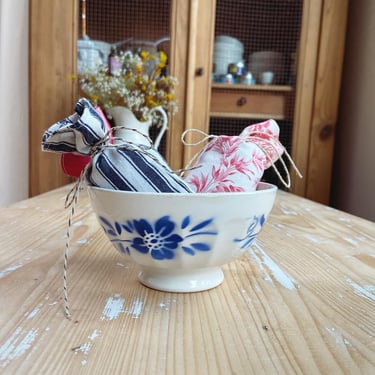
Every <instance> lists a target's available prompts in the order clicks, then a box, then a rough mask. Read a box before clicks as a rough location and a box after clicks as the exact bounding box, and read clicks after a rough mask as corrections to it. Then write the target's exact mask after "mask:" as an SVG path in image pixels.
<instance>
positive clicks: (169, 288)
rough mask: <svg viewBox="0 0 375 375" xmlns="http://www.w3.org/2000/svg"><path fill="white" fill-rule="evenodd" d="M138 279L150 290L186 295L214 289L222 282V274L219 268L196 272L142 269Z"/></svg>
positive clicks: (202, 269) (203, 269) (197, 270)
mask: <svg viewBox="0 0 375 375" xmlns="http://www.w3.org/2000/svg"><path fill="white" fill-rule="evenodd" d="M138 279H139V281H140V282H141V283H142V284H143V285H145V286H148V287H149V288H152V289H157V290H161V291H164V292H177V293H188V292H201V291H203V290H208V289H211V288H215V287H216V286H218V285H220V284H221V283H222V282H223V280H224V274H223V271H222V270H221V268H220V267H210V268H201V269H196V270H189V269H175V270H170V269H165V268H152V267H143V268H142V270H141V272H140V273H139V275H138Z"/></svg>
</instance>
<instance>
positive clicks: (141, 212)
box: [88, 183, 277, 292]
mask: <svg viewBox="0 0 375 375" xmlns="http://www.w3.org/2000/svg"><path fill="white" fill-rule="evenodd" d="M88 191H89V196H90V200H91V204H92V208H93V210H94V212H95V214H96V216H97V219H98V221H99V223H100V225H101V226H102V228H103V230H104V232H105V233H106V235H107V237H108V238H109V240H110V241H111V242H112V244H113V245H114V247H115V248H116V249H117V250H118V251H119V252H120V253H121V254H123V255H124V257H125V258H127V259H128V260H132V261H134V262H135V263H137V264H138V265H139V267H140V273H139V280H140V282H141V283H142V284H144V285H146V286H148V287H151V288H153V289H157V290H163V291H169V292H197V291H202V290H207V289H211V288H213V287H216V286H218V285H219V284H221V283H222V281H223V280H224V274H223V271H222V270H221V268H220V266H221V265H224V264H226V263H228V262H231V261H232V260H234V259H236V258H237V257H239V256H240V255H241V254H242V253H243V252H244V251H246V249H247V248H248V247H249V246H250V245H251V244H252V242H253V241H254V240H255V238H256V236H257V235H258V233H259V231H260V230H261V228H262V227H263V225H264V224H265V222H266V219H267V216H268V214H269V213H270V211H271V209H272V206H273V203H274V200H275V196H276V191H277V187H276V186H274V185H271V184H267V183H260V184H259V186H258V190H257V191H253V192H246V193H199V194H189V193H140V192H127V191H119V190H108V189H102V188H97V187H92V186H90V187H89V188H88Z"/></svg>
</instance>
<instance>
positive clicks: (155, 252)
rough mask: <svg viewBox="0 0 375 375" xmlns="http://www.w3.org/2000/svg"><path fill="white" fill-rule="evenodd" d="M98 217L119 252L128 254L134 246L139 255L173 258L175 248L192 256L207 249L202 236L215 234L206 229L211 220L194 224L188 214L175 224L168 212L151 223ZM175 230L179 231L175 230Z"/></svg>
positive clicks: (141, 220) (215, 232)
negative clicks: (113, 220) (179, 222)
mask: <svg viewBox="0 0 375 375" xmlns="http://www.w3.org/2000/svg"><path fill="white" fill-rule="evenodd" d="M99 220H100V222H101V225H102V228H103V229H104V231H105V232H106V234H107V236H108V237H109V238H110V240H111V242H112V243H113V244H114V245H115V246H116V247H117V249H118V250H119V251H120V252H122V253H124V254H128V255H130V251H131V249H134V250H136V251H138V252H140V253H141V254H150V255H151V256H152V258H154V259H157V260H163V259H173V258H174V257H175V256H176V253H177V251H178V250H179V248H180V249H181V250H182V251H183V252H185V253H186V254H189V255H192V256H193V255H195V254H196V252H197V251H210V250H211V245H210V244H209V243H207V242H204V241H202V236H203V238H205V237H206V236H216V235H217V231H215V230H212V229H210V227H211V226H212V225H213V221H214V220H213V219H207V220H203V221H201V222H199V223H198V224H196V223H192V219H191V217H190V216H189V215H188V216H186V217H185V218H184V219H183V220H182V221H181V224H180V225H179V226H178V225H177V224H176V223H175V222H174V221H172V220H171V218H170V216H168V215H166V216H162V217H160V218H159V219H157V220H156V221H155V222H154V223H152V222H150V221H148V220H147V219H145V218H140V219H133V220H127V221H126V222H125V223H123V224H122V223H119V222H117V221H115V222H114V223H113V224H112V223H111V222H110V221H109V220H108V219H106V218H105V217H103V216H99ZM177 229H178V231H179V232H176V230H177ZM178 233H181V234H182V235H180V234H178ZM124 234H125V235H124ZM128 234H132V235H134V236H133V237H131V236H129V235H128ZM182 242H183V245H182Z"/></svg>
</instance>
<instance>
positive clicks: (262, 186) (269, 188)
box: [87, 182, 278, 198]
mask: <svg viewBox="0 0 375 375" xmlns="http://www.w3.org/2000/svg"><path fill="white" fill-rule="evenodd" d="M87 188H89V189H91V190H94V191H95V190H96V191H102V192H112V193H117V194H122V195H134V196H140V197H142V196H148V197H150V196H163V197H185V198H186V197H193V196H196V197H204V198H214V197H219V198H222V197H228V196H229V195H232V196H250V195H259V194H261V193H276V192H277V190H278V187H277V186H276V185H274V184H271V183H269V182H259V183H258V186H257V189H256V190H253V191H241V192H222V193H221V192H220V193H178V192H176V193H157V192H149V191H148V192H143V191H127V190H114V189H108V188H102V187H98V186H92V185H87Z"/></svg>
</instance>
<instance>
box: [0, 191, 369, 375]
mask: <svg viewBox="0 0 375 375" xmlns="http://www.w3.org/2000/svg"><path fill="white" fill-rule="evenodd" d="M69 189H70V186H67V187H64V188H60V189H58V190H55V191H52V192H49V193H47V194H44V195H41V196H38V197H35V198H33V199H29V200H25V201H22V202H19V203H17V204H14V205H12V206H10V207H8V208H2V209H1V210H0V243H1V247H0V296H1V309H0V324H1V325H0V373H4V374H38V375H39V374H136V375H138V374H173V375H174V374H215V375H216V374H271V375H273V374H330V375H331V374H334V375H337V374H375V353H374V352H375V275H374V267H375V224H374V223H371V222H369V221H366V220H363V219H360V218H358V217H354V216H351V215H348V214H345V213H343V212H340V211H337V210H334V209H332V208H329V207H326V206H323V205H319V204H316V203H313V202H311V201H308V200H306V199H302V198H299V197H297V196H294V195H292V194H289V193H285V192H279V193H278V197H277V201H276V204H275V207H274V209H273V211H272V214H271V216H270V218H269V221H268V222H267V223H266V225H265V227H264V229H263V231H262V232H261V234H260V235H259V241H258V246H253V247H252V248H251V249H250V250H249V252H248V254H246V255H245V256H244V257H243V258H241V259H239V260H237V261H234V262H232V263H231V264H229V265H226V266H225V267H223V270H224V273H225V280H224V283H223V284H222V285H221V286H219V287H217V288H215V289H212V290H210V291H205V292H200V293H192V294H177V293H166V292H159V291H155V290H151V289H148V288H146V287H144V286H142V285H141V284H140V283H139V282H138V281H137V268H136V266H134V265H132V264H129V263H127V262H126V261H125V259H124V258H123V257H122V256H121V255H120V254H119V253H117V252H116V251H115V250H114V248H112V245H111V244H110V243H109V241H108V240H107V238H106V237H105V236H104V234H103V233H102V230H101V229H100V227H99V225H98V223H97V221H96V218H95V216H94V214H93V212H92V210H91V208H90V205H89V202H88V198H87V195H86V193H82V194H81V196H80V199H79V204H78V208H77V210H76V214H75V217H74V225H73V235H72V239H71V255H70V263H69V264H70V267H69V274H68V276H69V279H68V282H69V287H70V288H69V293H70V294H69V297H70V302H71V312H72V319H71V320H68V319H67V318H65V316H64V309H63V302H62V271H63V254H64V249H65V233H66V226H67V218H68V214H69V212H68V210H64V208H63V203H64V198H65V196H66V194H67V193H68V191H69Z"/></svg>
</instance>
